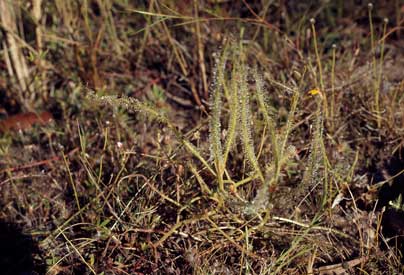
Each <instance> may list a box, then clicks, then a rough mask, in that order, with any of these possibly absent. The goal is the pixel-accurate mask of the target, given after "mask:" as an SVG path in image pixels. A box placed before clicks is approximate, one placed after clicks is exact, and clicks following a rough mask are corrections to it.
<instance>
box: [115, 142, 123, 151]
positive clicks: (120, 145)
mask: <svg viewBox="0 0 404 275" xmlns="http://www.w3.org/2000/svg"><path fill="white" fill-rule="evenodd" d="M116 146H117V147H118V148H119V149H121V148H122V146H123V143H122V142H120V141H118V142H117V143H116Z"/></svg>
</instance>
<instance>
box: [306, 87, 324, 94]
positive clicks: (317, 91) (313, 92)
mask: <svg viewBox="0 0 404 275" xmlns="http://www.w3.org/2000/svg"><path fill="white" fill-rule="evenodd" d="M308 94H311V95H317V94H320V95H321V92H320V90H319V89H317V88H315V89H313V90H310V91H309V92H308Z"/></svg>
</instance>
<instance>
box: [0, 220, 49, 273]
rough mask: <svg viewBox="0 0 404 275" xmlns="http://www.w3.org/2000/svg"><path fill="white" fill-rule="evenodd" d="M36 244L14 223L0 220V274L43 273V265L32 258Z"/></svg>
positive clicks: (35, 251)
mask: <svg viewBox="0 0 404 275" xmlns="http://www.w3.org/2000/svg"><path fill="white" fill-rule="evenodd" d="M37 252H38V247H37V244H36V243H35V242H34V241H33V240H32V238H31V236H29V235H25V234H23V233H22V232H21V230H19V229H18V228H17V227H16V226H15V225H13V224H10V223H7V222H4V221H0V274H4V275H8V274H10V275H11V274H13V275H36V274H45V267H44V265H43V264H42V265H38V263H36V261H35V260H34V255H35V254H37Z"/></svg>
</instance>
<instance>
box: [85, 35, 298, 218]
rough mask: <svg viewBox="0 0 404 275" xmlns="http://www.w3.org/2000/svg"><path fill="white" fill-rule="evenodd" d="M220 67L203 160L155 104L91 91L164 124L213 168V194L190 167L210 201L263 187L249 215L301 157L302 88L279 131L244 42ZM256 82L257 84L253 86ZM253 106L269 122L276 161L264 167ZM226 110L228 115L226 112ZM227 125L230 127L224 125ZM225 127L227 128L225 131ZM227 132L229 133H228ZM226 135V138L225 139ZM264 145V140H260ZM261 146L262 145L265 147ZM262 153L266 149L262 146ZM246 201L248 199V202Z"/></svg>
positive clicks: (227, 52) (228, 49)
mask: <svg viewBox="0 0 404 275" xmlns="http://www.w3.org/2000/svg"><path fill="white" fill-rule="evenodd" d="M214 57H215V59H216V60H215V63H216V65H215V67H214V70H213V80H212V85H211V95H210V109H211V110H210V118H209V132H210V133H209V147H210V154H209V156H204V154H203V153H202V150H201V149H199V148H197V147H196V146H195V145H193V144H192V143H191V141H190V140H188V139H187V138H185V136H184V135H183V134H182V133H181V132H179V131H178V129H177V128H176V127H175V125H174V124H173V123H172V122H171V121H170V120H169V119H168V118H167V117H166V116H165V115H164V114H162V113H161V112H159V111H158V109H157V108H156V107H155V106H152V105H150V104H149V103H145V102H141V101H140V100H138V99H135V98H128V97H118V96H109V95H102V96H99V95H95V94H94V93H93V92H91V91H90V93H89V95H88V97H90V98H91V99H95V100H96V101H98V102H100V103H104V104H105V103H106V104H109V105H112V106H119V107H123V108H126V109H131V110H134V111H136V112H138V113H140V114H144V115H145V116H146V117H147V118H148V119H151V120H155V121H158V122H160V123H163V124H165V125H166V126H167V127H168V128H169V129H170V130H171V131H172V132H173V133H174V135H175V137H176V138H177V140H178V141H179V142H180V143H181V144H182V145H183V146H184V148H185V149H186V150H187V151H188V152H189V153H191V154H192V155H193V156H194V157H195V158H196V159H198V160H199V161H200V162H201V164H202V166H203V169H206V170H208V171H209V172H210V173H211V175H212V176H213V177H214V178H215V179H216V183H217V184H216V186H217V189H216V190H211V189H210V187H209V186H212V184H207V183H206V182H205V179H203V178H202V177H201V175H200V174H199V172H198V169H197V168H196V167H195V165H194V164H192V163H190V164H189V168H190V171H191V172H192V173H193V174H194V175H195V178H196V181H197V182H198V183H199V185H200V187H201V189H202V192H203V193H207V194H209V195H210V197H211V199H213V200H215V201H217V203H218V205H219V206H223V205H224V202H225V200H226V199H227V198H228V196H229V194H230V193H233V194H237V189H238V188H241V186H243V185H245V184H248V183H250V182H252V181H255V180H256V181H258V182H259V183H260V185H259V186H260V187H259V189H258V191H257V192H256V193H257V195H256V196H255V198H253V199H252V201H251V203H249V204H248V206H247V207H246V209H245V212H246V213H250V214H251V213H259V212H262V211H263V210H268V209H266V208H267V206H268V205H269V204H268V203H269V201H270V198H271V192H274V190H275V189H276V188H275V187H276V185H278V184H279V180H280V178H281V169H282V167H284V166H285V164H287V163H288V160H290V158H293V156H295V154H296V150H295V148H294V147H293V146H292V145H289V143H288V137H289V135H290V132H291V130H292V128H293V124H294V123H293V122H294V116H295V112H296V108H297V103H298V100H299V91H298V89H297V88H296V89H289V91H288V92H289V93H290V95H291V106H290V112H289V115H288V119H287V122H286V125H285V126H284V127H282V128H279V129H278V128H277V126H276V121H275V119H274V118H273V117H272V115H271V113H270V111H269V105H268V99H267V98H268V95H267V94H266V90H265V87H264V86H265V85H264V81H263V77H262V75H261V73H260V72H259V68H258V67H257V66H254V67H253V68H251V67H250V66H248V65H247V54H246V51H245V50H244V45H243V44H242V43H235V42H233V41H232V42H227V43H226V44H225V46H224V47H223V50H222V51H221V52H219V53H216V54H215V55H214ZM251 83H253V84H254V85H251ZM252 103H254V106H257V107H258V112H259V114H260V116H261V117H262V119H263V121H264V125H265V126H264V129H263V131H264V134H265V135H266V133H268V140H269V144H270V148H271V150H270V152H271V156H270V157H269V159H271V160H272V161H271V162H270V163H269V164H266V163H263V161H262V160H261V159H262V158H260V156H259V154H258V152H259V151H261V150H257V149H260V148H256V146H255V145H254V144H255V143H254V141H255V140H256V139H255V137H254V136H253V133H254V132H255V131H253V129H252V128H253V127H254V126H253V125H252V121H253V120H254V119H255V117H253V115H252V111H253V110H252V108H251V106H252ZM224 106H227V108H228V112H226V114H227V117H225V116H224V114H223V113H224V112H222V111H223V108H224ZM223 122H227V123H223ZM225 126H226V128H225ZM224 128H225V130H224ZM223 132H225V133H226V134H225V137H224V138H223ZM237 143H239V144H240V145H241V146H242V148H243V158H244V160H246V161H247V163H248V166H249V169H250V170H251V171H250V173H249V174H248V175H247V176H246V177H244V178H243V179H242V180H240V181H234V179H233V178H232V172H231V171H229V168H228V165H227V164H228V160H229V157H230V155H231V154H232V152H233V151H234V148H235V145H236V144H237ZM261 143H262V142H261ZM261 147H262V144H261ZM261 149H262V148H261ZM244 201H245V200H244Z"/></svg>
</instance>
